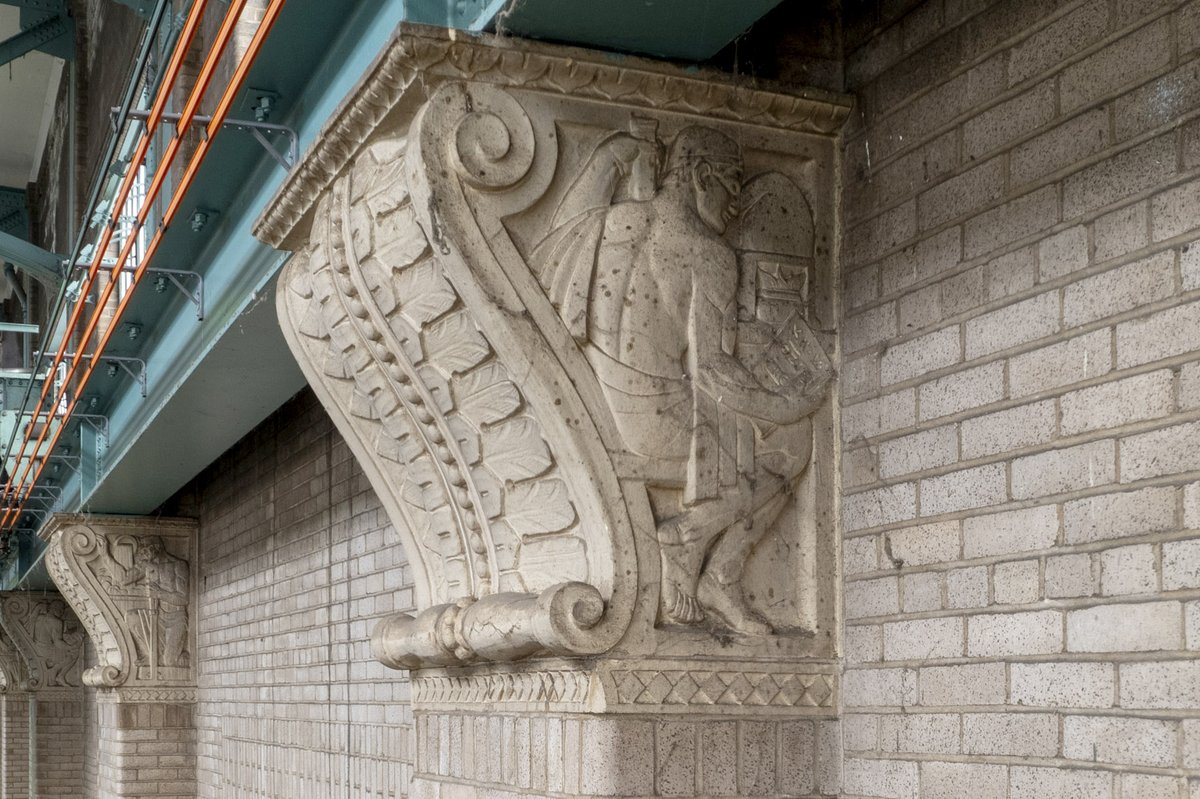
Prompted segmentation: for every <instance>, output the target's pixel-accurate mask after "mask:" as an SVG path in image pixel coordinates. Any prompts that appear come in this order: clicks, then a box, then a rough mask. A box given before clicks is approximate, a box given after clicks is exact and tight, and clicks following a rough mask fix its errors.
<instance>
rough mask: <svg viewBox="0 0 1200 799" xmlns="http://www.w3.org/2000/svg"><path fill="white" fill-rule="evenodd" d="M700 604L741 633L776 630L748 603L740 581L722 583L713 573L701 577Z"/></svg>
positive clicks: (698, 591) (754, 633) (759, 632)
mask: <svg viewBox="0 0 1200 799" xmlns="http://www.w3.org/2000/svg"><path fill="white" fill-rule="evenodd" d="M697 596H698V597H699V600H700V604H701V605H702V606H703V607H704V608H706V609H708V610H711V611H712V612H713V613H715V614H716V615H717V616H719V617H720V618H721V619H722V620H723V621H724V622H725V623H726V624H728V625H729V627H730V629H732V630H733V631H734V632H736V633H740V634H741V635H770V634H771V633H772V632H774V630H773V629H772V627H771V625H769V624H767V623H766V622H765V621H763V620H762V619H760V618H758V615H757V614H756V613H755V612H754V611H752V610H751V609H750V606H749V605H748V604H746V597H745V596H743V595H742V589H741V586H740V585H739V584H738V583H736V582H735V583H728V584H726V583H722V582H721V581H719V580H718V579H716V578H715V577H713V576H712V575H711V574H705V575H704V576H702V577H701V578H700V583H699V586H698V590H697Z"/></svg>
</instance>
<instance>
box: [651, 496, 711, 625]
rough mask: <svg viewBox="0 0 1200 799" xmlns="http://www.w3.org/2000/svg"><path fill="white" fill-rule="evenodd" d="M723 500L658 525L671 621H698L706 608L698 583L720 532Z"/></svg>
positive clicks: (664, 597)
mask: <svg viewBox="0 0 1200 799" xmlns="http://www.w3.org/2000/svg"><path fill="white" fill-rule="evenodd" d="M718 505H719V500H714V501H711V502H705V503H704V504H702V505H697V506H695V507H692V508H690V509H688V510H686V511H684V512H683V513H681V514H679V515H678V516H676V517H674V518H672V519H669V520H667V521H666V522H664V523H663V524H661V525H660V526H659V528H658V546H659V552H660V553H661V556H662V606H663V614H664V615H665V616H666V618H667V620H668V621H672V622H675V623H676V624H696V623H697V622H701V621H703V620H704V609H703V608H701V607H700V603H699V602H698V601H697V600H696V583H697V581H698V580H699V579H700V569H701V567H702V566H703V564H704V556H705V555H706V554H707V553H708V548H709V546H710V545H711V544H712V541H713V539H714V538H715V537H716V536H717V535H719V534H720V532H721V529H722V528H721V527H720V526H719V525H720V524H721V520H720V519H717V518H715V517H716V516H719V515H720V513H719V507H718Z"/></svg>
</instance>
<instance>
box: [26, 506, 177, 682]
mask: <svg viewBox="0 0 1200 799" xmlns="http://www.w3.org/2000/svg"><path fill="white" fill-rule="evenodd" d="M41 536H42V537H43V538H44V540H45V541H46V544H47V553H46V564H47V569H48V570H49V572H50V576H51V577H52V578H53V580H54V582H55V584H56V585H57V586H58V587H59V590H61V591H62V594H63V597H64V598H65V599H66V600H67V601H68V602H69V603H70V605H71V607H72V608H74V610H75V613H76V615H78V617H79V618H80V620H82V622H83V626H84V628H85V629H86V630H87V633H88V635H89V637H90V638H91V640H92V645H93V646H94V647H95V650H96V657H97V661H98V662H97V664H96V665H95V666H93V667H92V668H89V669H88V670H87V671H85V672H84V673H83V682H84V683H85V684H86V685H90V686H95V687H103V688H111V687H115V686H124V687H126V688H127V689H132V688H150V689H159V688H164V687H183V686H192V685H195V682H196V677H195V669H194V665H193V662H194V657H193V653H194V652H195V622H194V610H193V608H194V607H195V590H196V564H197V557H196V522H195V521H194V520H191V519H163V518H141V517H130V516H91V515H88V516H84V515H75V514H55V515H54V516H53V517H52V518H51V520H50V522H49V523H48V524H46V525H45V527H43V529H42V532H41Z"/></svg>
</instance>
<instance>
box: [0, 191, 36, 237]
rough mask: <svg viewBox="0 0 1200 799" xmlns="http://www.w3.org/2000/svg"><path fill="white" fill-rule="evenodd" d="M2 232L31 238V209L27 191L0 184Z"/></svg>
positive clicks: (0, 226) (0, 224)
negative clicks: (28, 203) (28, 204)
mask: <svg viewBox="0 0 1200 799" xmlns="http://www.w3.org/2000/svg"><path fill="white" fill-rule="evenodd" d="M0 233H8V234H10V235H13V236H16V237H17V238H20V239H26V240H28V239H29V209H28V208H27V207H26V206H25V192H23V191H21V190H20V189H8V188H5V187H3V186H0Z"/></svg>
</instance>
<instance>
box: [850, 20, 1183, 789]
mask: <svg viewBox="0 0 1200 799" xmlns="http://www.w3.org/2000/svg"><path fill="white" fill-rule="evenodd" d="M844 32H845V37H846V46H847V63H846V75H847V80H848V84H849V88H850V90H851V91H853V92H854V93H855V95H856V96H857V98H858V101H859V103H858V107H857V109H856V111H855V113H854V115H853V118H852V121H851V122H850V123H849V127H848V130H847V133H846V136H845V141H844V146H845V151H844V181H843V191H844V196H843V202H844V212H845V215H844V238H843V256H844V280H845V283H844V290H843V296H844V306H843V311H844V317H843V318H844V328H843V334H844V335H843V351H844V359H843V364H842V380H843V383H842V403H843V407H842V413H843V435H844V442H845V446H846V455H845V458H844V475H843V476H844V489H843V490H844V497H843V500H844V505H843V511H844V534H845V537H844V550H843V555H844V565H845V574H846V582H845V589H844V590H845V595H844V599H845V619H846V630H845V632H846V636H845V654H846V661H847V665H846V674H845V681H844V686H843V702H844V713H845V716H844V725H845V728H844V729H845V734H844V744H845V749H846V760H845V764H844V770H845V775H844V783H843V790H844V794H845V795H846V796H847V797H890V798H892V799H910V798H914V797H922V799H924V798H926V797H928V798H929V799H936V798H938V797H964V796H971V797H973V798H974V799H993V798H995V799H1026V797H1068V796H1072V797H1074V796H1079V797H1089V799H1131V797H1164V798H1165V797H1170V799H1187V797H1192V799H1194V798H1195V797H1200V660H1198V659H1197V655H1198V654H1200V533H1198V532H1197V529H1198V528H1200V483H1198V482H1197V480H1200V412H1198V409H1200V2H1195V1H1194V0H1192V1H1190V2H1180V1H1179V0H924V1H923V2H915V3H914V2H911V1H909V2H904V1H903V0H890V1H888V2H865V1H862V2H848V3H847V4H846V18H845V28H844Z"/></svg>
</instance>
